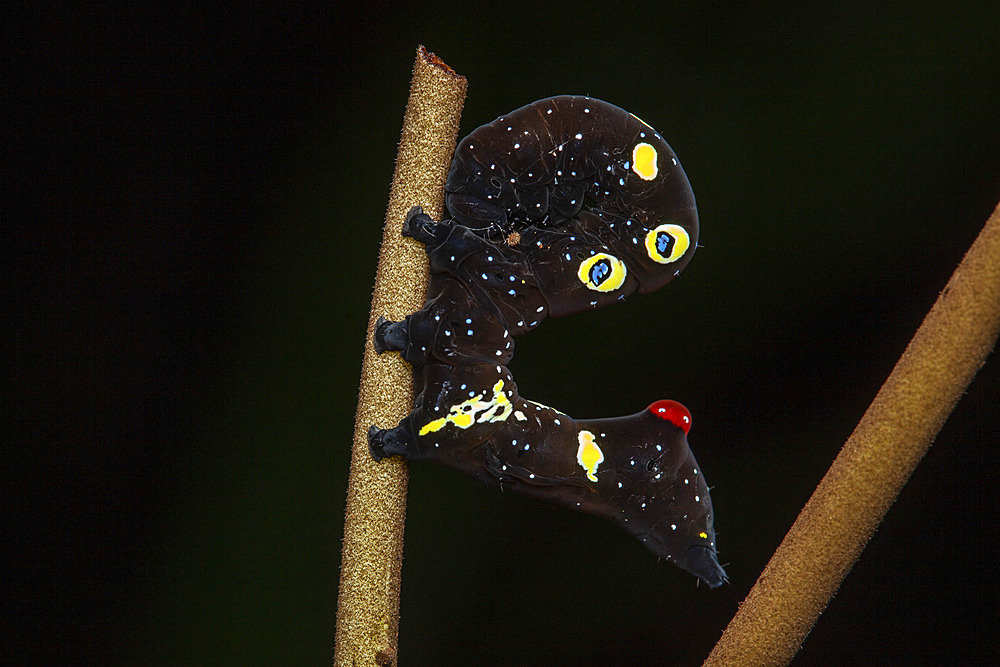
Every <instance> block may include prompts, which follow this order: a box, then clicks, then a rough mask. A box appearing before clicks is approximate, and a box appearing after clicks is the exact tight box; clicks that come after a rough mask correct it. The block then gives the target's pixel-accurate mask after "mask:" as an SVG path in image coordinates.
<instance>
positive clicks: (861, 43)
mask: <svg viewBox="0 0 1000 667" xmlns="http://www.w3.org/2000/svg"><path fill="white" fill-rule="evenodd" d="M196 7H197V6H194V7H192V6H186V5H180V4H175V5H170V6H165V7H163V8H160V9H153V8H148V7H146V8H142V9H138V8H132V9H126V10H111V9H89V10H78V11H67V10H65V9H63V8H61V5H59V6H53V5H46V4H41V3H39V4H33V5H32V6H31V8H30V9H26V10H19V11H18V12H15V13H14V14H12V15H10V16H8V17H7V18H6V19H5V20H4V21H3V27H2V31H3V38H4V41H3V43H4V53H5V61H6V62H5V66H4V67H5V71H6V72H7V73H8V75H5V79H6V80H7V81H8V82H9V83H8V84H7V85H5V88H6V89H7V95H8V98H9V99H8V103H7V104H6V105H5V107H6V111H5V112H4V113H3V128H4V135H5V136H6V137H8V138H7V139H5V142H4V146H5V147H4V151H3V152H4V157H3V162H4V164H5V167H4V180H5V185H4V192H5V197H4V198H5V200H6V201H7V206H5V208H6V209H7V213H6V214H5V221H4V242H3V254H4V257H5V260H4V273H5V275H6V276H7V279H6V281H5V282H6V287H7V292H8V294H9V296H8V297H7V298H6V299H5V301H6V305H5V306H4V312H5V313H6V315H5V316H4V318H3V331H4V339H5V353H4V367H5V370H6V371H7V372H6V373H5V375H6V376H7V378H8V382H7V383H6V386H5V390H4V396H5V398H4V415H5V416H4V425H5V429H4V430H5V431H6V432H8V435H6V436H5V437H4V440H5V441H6V442H5V445H6V446H5V448H4V449H5V452H4V455H3V456H4V458H3V479H4V487H5V500H4V503H3V508H2V515H3V524H4V535H5V537H4V540H3V541H4V554H5V555H4V569H5V575H4V579H5V589H7V590H6V592H5V594H4V596H5V601H4V605H3V607H4V615H5V617H6V618H5V624H6V628H7V629H6V630H5V632H4V651H5V652H6V653H7V656H8V658H13V659H15V660H16V661H24V660H26V659H29V658H41V657H48V658H50V659H51V658H54V657H62V658H76V659H79V658H84V659H87V660H90V661H108V662H120V661H125V662H139V663H170V664H186V663H203V662H208V663H254V664H260V663H263V664H317V663H324V662H327V661H328V660H329V659H330V656H331V652H332V644H333V635H334V626H335V611H336V598H337V583H338V564H339V557H340V540H341V534H342V528H343V507H344V498H345V492H346V483H347V472H348V464H349V449H350V440H351V432H352V428H353V417H354V411H355V406H356V392H357V386H358V376H359V371H360V363H361V349H362V344H363V335H364V329H365V324H366V321H367V317H368V307H369V298H370V293H371V287H372V284H373V281H374V271H375V262H376V258H377V253H378V244H379V241H380V238H381V233H382V232H381V227H382V221H383V215H384V210H385V206H386V202H387V198H388V189H389V182H390V178H391V174H392V169H393V159H394V156H395V149H396V143H397V141H398V138H399V131H400V126H401V121H402V114H403V109H404V106H405V103H406V97H407V92H408V82H409V76H410V68H411V65H412V61H413V57H414V51H415V48H416V46H417V45H418V44H420V43H423V44H426V45H427V47H428V48H429V49H430V50H432V51H435V52H436V53H438V54H439V55H440V56H441V57H442V58H443V59H444V60H445V61H446V62H447V63H448V64H450V65H451V66H453V67H454V68H455V69H456V70H458V71H459V72H460V73H461V74H463V75H465V76H467V77H468V78H469V97H468V100H467V102H466V106H465V113H464V116H463V122H462V132H461V134H463V135H464V134H466V133H468V132H469V131H471V130H472V129H474V128H475V127H476V126H477V125H479V124H482V123H485V122H488V121H490V120H492V119H493V118H494V117H496V116H497V115H499V114H501V113H504V112H507V111H510V110H512V109H514V108H516V107H519V106H521V105H523V104H526V103H528V102H531V101H532V100H535V99H537V98H541V97H546V96H549V95H554V94H562V93H582V94H589V95H592V96H595V97H599V98H602V99H605V100H608V101H610V102H613V103H615V104H617V105H619V106H622V107H624V108H626V109H628V110H630V111H632V112H634V113H636V114H637V115H639V116H640V117H642V118H643V119H644V120H646V121H647V122H649V123H650V124H652V125H653V126H654V127H656V128H657V129H658V130H659V131H660V132H661V133H662V134H663V135H664V136H665V137H666V138H667V140H668V141H669V142H670V144H671V145H672V146H673V148H674V150H675V151H676V152H677V153H678V155H679V156H680V158H681V160H682V162H683V164H684V167H685V169H686V171H687V173H688V176H689V178H690V179H691V182H692V184H693V186H694V189H695V193H696V196H697V198H698V204H699V212H700V215H701V221H702V236H701V239H700V244H701V248H700V249H699V251H698V253H697V256H696V258H695V260H694V261H693V262H692V264H691V265H690V267H689V268H688V269H687V270H686V271H685V273H684V275H683V276H682V277H681V278H680V279H679V280H678V281H676V282H675V283H673V284H672V285H670V286H669V287H668V288H665V289H664V290H661V291H660V292H657V293H656V294H653V295H650V296H647V297H635V298H632V299H629V301H628V302H627V303H625V304H623V305H621V306H618V307H615V308H610V309H606V310H605V311H600V312H595V313H590V314H585V315H579V316H575V317H572V318H569V319H566V320H557V321H549V322H546V323H545V325H544V326H543V327H541V328H540V329H539V330H538V331H537V332H536V333H533V334H531V335H530V336H527V337H525V338H523V339H521V340H520V341H519V343H518V354H517V358H516V360H515V362H514V364H513V369H514V372H515V375H516V377H517V379H518V383H519V385H520V387H521V389H522V390H523V391H524V393H525V394H526V395H527V396H529V397H531V398H534V399H537V400H539V401H542V402H544V403H547V404H552V405H556V406H559V407H560V408H561V409H564V410H566V411H567V412H568V413H570V414H573V415H577V416H580V417H595V416H608V415H622V414H629V413H632V412H635V411H637V410H639V409H641V408H642V407H644V406H645V405H647V404H648V403H649V402H651V401H652V400H654V399H657V398H663V397H670V398H674V399H677V400H680V401H682V402H683V403H684V404H685V405H687V406H688V407H689V408H690V409H691V412H692V413H693V415H694V427H693V429H692V431H691V435H690V441H691V443H692V446H693V447H694V449H695V452H696V453H697V456H698V460H699V462H700V464H701V466H702V467H703V469H704V470H705V472H706V475H707V477H708V479H709V481H710V482H711V483H712V484H713V485H714V489H713V500H714V503H715V508H716V514H717V517H718V518H717V522H716V527H717V529H718V532H719V538H718V540H719V545H720V549H721V555H722V559H723V560H724V561H725V562H727V563H728V564H729V565H728V571H729V575H730V577H731V579H732V584H731V585H730V586H728V587H724V588H722V589H721V590H718V591H713V592H709V591H707V590H705V589H704V588H696V587H695V585H694V581H693V579H692V578H691V577H690V576H688V575H686V574H684V573H682V572H680V571H679V570H677V569H676V568H672V567H670V566H668V565H666V564H662V563H657V562H656V560H655V559H654V558H653V557H652V556H651V555H650V554H649V553H647V552H646V551H645V550H644V549H643V548H642V547H641V545H639V543H638V542H636V541H634V540H632V539H630V538H628V537H627V536H626V535H625V534H624V533H621V532H620V531H619V530H618V529H616V528H615V527H614V526H612V525H611V524H610V523H604V522H602V521H600V520H598V519H594V518H592V517H588V516H584V515H576V514H573V513H570V512H567V511H564V510H562V509H559V508H553V507H548V506H545V505H541V504H539V503H537V502H534V501H531V500H528V499H524V498H520V497H516V496H514V495H511V494H506V495H503V496H501V495H500V494H499V493H497V492H496V491H494V490H491V489H488V488H486V487H481V486H480V485H478V484H477V483H476V482H474V481H473V480H470V479H466V478H464V477H461V476H458V475H456V474H454V473H452V472H450V471H447V470H443V469H438V468H435V467H433V466H430V465H418V466H414V467H413V468H412V475H411V485H410V494H409V510H408V517H407V528H406V531H407V534H406V548H405V554H404V556H405V563H404V569H403V589H402V620H401V629H400V643H399V648H400V658H401V661H402V664H407V665H415V664H483V665H486V664H489V665H517V664H540V663H543V662H544V663H545V664H550V665H584V664H586V665H600V664H630V665H642V664H670V663H676V664H697V663H698V662H699V661H700V660H701V659H703V658H704V656H705V655H707V653H708V651H709V650H710V649H711V647H712V645H713V644H714V642H715V640H716V639H717V637H718V635H719V634H720V633H721V631H722V629H723V628H724V627H725V625H726V623H727V622H728V620H729V619H730V618H731V616H732V614H733V613H734V612H735V610H736V607H737V604H738V603H739V601H740V600H741V599H742V598H743V597H744V596H745V594H746V592H747V591H748V590H749V588H750V587H751V586H752V584H753V582H754V580H755V578H756V576H757V575H758V574H759V572H760V570H761V569H762V567H763V566H764V564H765V563H766V562H767V559H768V558H769V556H770V554H771V552H772V551H773V549H774V548H775V546H776V545H777V544H778V542H779V541H780V540H781V537H782V535H783V534H784V532H785V531H786V530H787V528H788V526H789V525H790V524H791V522H792V521H793V520H794V518H795V515H796V514H797V512H798V511H799V509H800V508H801V506H802V504H803V503H804V502H805V500H806V499H807V498H808V496H809V494H810V492H811V490H812V489H813V488H814V486H815V484H816V483H817V481H818V480H819V479H820V477H821V476H822V474H823V472H824V471H825V470H826V468H827V466H828V464H829V462H830V461H831V460H832V459H833V457H834V456H835V455H836V453H837V451H838V448H839V447H840V445H841V444H842V443H843V441H844V440H845V439H846V437H847V436H848V435H849V434H850V432H851V430H852V429H853V427H854V425H855V424H856V422H857V420H858V419H859V418H860V416H861V414H862V413H863V411H864V409H865V407H866V406H867V405H868V403H869V401H870V400H871V399H872V397H873V396H874V394H875V392H876V391H877V389H878V387H879V386H880V384H881V382H882V380H883V379H884V378H885V377H886V376H887V375H888V373H889V371H890V370H891V368H892V366H893V364H894V363H895V361H896V359H897V358H898V356H899V354H900V353H901V352H902V351H903V349H904V347H905V345H906V343H907V341H908V340H909V337H910V336H911V335H912V333H913V332H914V331H915V330H916V328H917V326H918V325H919V323H920V321H921V319H922V318H923V316H924V314H925V313H926V311H927V310H928V308H929V307H930V305H931V304H932V303H933V301H934V299H935V298H936V297H937V294H938V292H939V291H940V290H941V288H942V287H943V286H944V284H945V282H946V281H947V278H948V276H949V275H950V273H951V271H952V270H953V268H954V266H955V265H956V264H957V263H958V261H959V260H960V259H961V257H962V255H963V253H964V251H965V250H966V249H967V248H968V246H969V245H970V243H971V242H972V240H973V239H974V238H975V236H976V234H977V233H978V230H979V229H980V227H981V226H982V223H983V222H984V221H985V219H986V217H987V216H988V215H989V213H990V212H991V210H992V208H993V206H994V205H995V204H996V202H997V198H998V193H1000V160H998V156H1000V121H998V119H1000V84H998V77H997V72H998V71H1000V57H998V54H1000V48H998V47H1000V43H998V42H1000V40H998V35H1000V29H998V28H1000V12H998V9H997V6H996V4H995V3H989V2H983V3H974V2H973V3H957V4H946V5H941V6H938V5H937V4H932V3H926V7H924V6H922V5H919V4H917V5H913V4H910V5H906V6H901V7H898V8H894V7H869V6H868V5H866V4H863V3H862V4H857V5H852V4H851V3H846V4H845V3H818V4H814V5H810V6H808V7H799V6H798V3H772V4H770V5H769V8H767V9H764V8H761V7H757V6H753V7H748V8H742V9H740V8H735V7H729V6H720V5H716V4H713V3H678V4H662V5H661V4H653V3H630V2H621V3H614V4H613V8H611V7H612V5H609V6H608V7H607V8H603V9H588V8H584V7H580V6H578V3H574V4H570V3H547V4H544V5H533V6H531V7H532V8H531V9H529V8H528V6H523V7H521V6H517V5H506V4H504V5H501V4H500V3H495V4H492V5H490V6H489V7H485V6H484V7H476V6H475V5H473V4H472V3H438V4H436V5H434V6H431V7H428V8H427V10H421V9H417V8H409V9H398V8H397V9H390V6H389V5H388V4H387V3H379V2H370V3H366V4H365V5H364V6H363V7H357V8H341V9H339V10H334V9H333V6H332V5H331V4H329V3H325V4H320V5H314V6H309V5H304V6H303V5H295V6H294V7H282V8H278V7H277V6H275V7H274V8H266V7H262V6H253V5H246V6H244V7H241V8H239V9H233V10H230V11H224V10H217V9H211V10H209V9H203V8H201V7H197V8H196ZM998 379H1000V361H998V359H997V358H996V356H995V355H994V357H992V358H991V359H990V360H989V361H988V362H987V363H986V365H985V366H984V367H983V369H982V370H981V371H980V373H979V375H978V377H977V378H976V380H975V381H974V382H973V384H972V385H971V387H970V389H969V391H968V393H967V394H966V395H965V396H964V397H963V399H962V400H961V402H960V403H959V405H958V407H957V409H956V411H955V413H954V414H953V415H952V417H951V418H950V419H949V421H948V422H947V424H946V425H945V427H944V429H943V430H942V432H941V434H940V435H939V437H938V438H937V441H936V443H935V445H934V447H933V448H932V449H931V451H930V453H929V455H928V456H927V458H926V459H925V460H924V462H923V463H922V464H921V465H920V467H919V468H918V469H917V471H916V473H915V474H914V476H913V478H912V479H911V481H910V483H909V485H908V486H907V487H906V488H905V489H904V490H903V493H902V495H901V497H900V498H899V500H898V502H897V503H896V504H895V506H894V507H893V508H892V509H891V510H890V512H889V514H888V516H887V519H886V521H885V523H884V524H883V526H882V527H881V529H880V530H879V532H878V533H877V534H876V535H875V537H874V539H873V540H872V542H871V543H870V544H869V546H868V548H867V550H866V551H865V552H864V554H863V555H862V557H861V559H860V561H859V562H858V564H857V565H856V566H855V568H854V570H853V571H852V572H851V573H850V575H849V576H848V577H847V579H846V581H845V583H844V585H843V586H842V588H841V590H840V593H839V594H838V595H837V597H836V598H835V599H834V600H833V602H832V603H831V605H830V607H829V608H828V609H827V611H826V612H825V614H824V615H823V616H822V617H821V618H820V619H819V622H818V623H817V625H816V627H815V628H814V630H813V632H812V633H811V635H810V636H809V637H808V639H807V640H806V642H805V645H804V648H803V650H802V652H801V653H800V654H799V656H798V658H797V659H796V664H803V665H808V664H831V663H832V664H844V663H847V664H861V663H866V664H871V663H876V662H877V663H880V664H892V663H904V662H905V663H907V664H914V663H927V664H949V663H953V664H969V663H974V662H980V661H982V662H988V663H994V662H996V660H997V656H998V646H997V641H996V639H995V638H994V637H993V634H992V631H990V630H989V628H990V627H994V626H995V625H996V624H997V620H998V619H997V611H996V610H997V583H996V576H995V568H996V562H997V543H996V535H997V517H996V509H997V500H998V498H997V487H996V479H997V456H996V450H997V445H998V444H1000V417H998V412H1000V411H998V410H997V407H996V405H997V399H998V397H1000V391H998V384H997V383H998Z"/></svg>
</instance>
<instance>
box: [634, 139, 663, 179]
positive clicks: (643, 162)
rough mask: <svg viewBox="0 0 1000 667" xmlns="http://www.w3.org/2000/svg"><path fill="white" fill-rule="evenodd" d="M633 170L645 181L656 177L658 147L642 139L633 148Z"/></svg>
mask: <svg viewBox="0 0 1000 667" xmlns="http://www.w3.org/2000/svg"><path fill="white" fill-rule="evenodd" d="M632 171H634V172H635V173H637V174H639V178H641V179H642V180H644V181H651V180H653V179H654V178H656V174H657V171H658V169H657V167H656V149H655V148H653V147H652V146H650V145H649V144H647V143H646V142H645V141H641V142H639V143H637V144H636V145H635V148H633V149H632Z"/></svg>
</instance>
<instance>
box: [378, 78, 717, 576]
mask: <svg viewBox="0 0 1000 667" xmlns="http://www.w3.org/2000/svg"><path fill="white" fill-rule="evenodd" d="M445 204H446V206H447V209H448V211H449V213H450V214H451V218H450V219H444V220H440V221H437V220H433V219H432V218H431V217H430V216H428V215H427V214H425V213H424V212H423V211H422V209H421V208H420V207H414V208H413V209H411V210H410V212H409V213H408V215H407V217H406V221H405V223H404V226H403V235H404V236H410V237H412V238H414V239H416V240H417V241H419V242H421V243H423V244H424V246H425V250H426V252H427V255H428V258H429V261H430V270H431V276H430V281H429V285H428V292H427V300H426V303H425V305H424V307H423V308H422V309H421V310H419V311H417V312H415V313H413V314H411V315H409V316H408V317H406V318H405V319H404V320H402V321H399V322H393V321H390V320H386V319H385V318H379V319H378V321H377V322H376V329H375V335H374V341H373V342H374V346H375V350H376V351H377V352H378V353H382V352H385V351H387V350H392V351H398V352H400V353H401V354H402V357H403V358H404V359H405V360H406V361H408V362H409V363H410V364H412V366H413V370H414V384H415V394H416V400H415V404H414V407H413V411H412V412H411V413H410V414H409V415H408V416H407V417H406V418H404V419H403V420H402V421H401V422H400V423H399V425H398V426H396V427H395V428H391V429H380V428H377V427H375V426H372V427H371V429H370V430H369V432H368V442H369V449H370V452H371V455H372V457H373V458H374V459H375V460H381V459H382V458H384V457H386V456H392V455H401V456H404V457H405V458H407V459H410V460H422V459H426V460H431V461H435V462H437V463H440V464H443V465H446V466H450V467H452V468H455V469H457V470H459V471H461V472H464V473H467V474H470V475H473V476H474V477H476V478H478V479H480V480H481V481H483V482H485V483H487V484H491V485H500V486H502V487H503V488H504V489H513V490H516V491H520V492H523V493H526V494H529V495H532V496H535V497H537V498H540V499H544V500H548V501H552V502H555V503H558V504H561V505H564V506H566V507H569V508H572V509H575V510H580V511H583V512H588V513H591V514H595V515H599V516H604V517H606V518H608V519H611V520H612V521H615V522H616V523H618V525H620V526H621V527H622V528H624V529H625V530H626V531H627V532H629V533H630V534H632V535H633V536H635V537H636V538H638V539H639V540H640V541H641V542H642V543H643V544H645V545H646V546H647V547H648V548H649V549H650V550H651V551H652V552H653V553H655V554H656V555H657V556H660V557H662V558H665V559H667V560H668V561H670V562H672V563H674V564H676V565H678V566H680V567H681V568H683V569H685V570H687V571H688V572H690V573H692V574H694V575H695V576H696V577H697V578H698V579H699V580H701V581H702V582H704V583H705V584H707V585H708V586H709V587H712V588H714V587H717V586H720V585H722V584H723V583H724V582H726V581H727V578H726V573H725V571H724V570H723V568H722V567H721V566H720V565H719V562H718V557H717V552H716V546H715V531H714V527H713V514H712V502H711V499H710V497H709V490H708V485H707V483H706V482H705V477H704V475H703V474H702V471H701V469H700V468H699V467H698V464H697V462H696V461H695V459H694V456H693V454H692V453H691V449H690V447H689V446H688V440H687V436H688V433H689V431H690V428H691V414H690V412H688V410H687V409H686V408H685V407H684V406H683V405H681V404H680V403H678V402H676V401H671V400H658V401H655V402H653V403H652V404H650V405H649V406H648V407H647V408H646V409H645V410H642V411H641V412H638V413H636V414H634V415H630V416H627V417H618V418H612V419H573V418H572V417H570V416H568V415H566V414H564V413H563V412H561V411H559V410H557V409H555V408H552V407H549V406H546V405H543V404H541V403H538V402H535V401H531V400H528V399H526V398H524V397H522V396H521V395H520V393H519V392H518V387H517V385H516V383H515V382H514V379H513V378H512V377H511V374H510V371H509V370H508V368H507V365H508V364H509V363H510V361H511V359H512V358H513V354H514V340H513V339H514V337H515V336H518V335H521V334H523V333H526V332H528V331H530V330H532V329H534V328H535V327H537V326H538V325H539V324H540V323H541V322H542V321H543V320H544V319H545V318H546V317H560V316H565V315H571V314H573V313H578V312H581V311H584V310H588V309H593V308H599V307H601V306H605V305H608V304H611V303H614V302H616V301H618V300H620V299H623V298H624V297H625V296H627V295H629V294H632V293H634V292H640V293H648V292H652V291H653V290H656V289H658V288H660V287H662V286H663V285H665V284H667V283H668V282H670V281H671V280H673V279H674V278H675V277H676V276H677V275H678V274H679V273H680V272H681V271H682V270H683V269H684V267H685V266H687V264H688V262H689V261H690V260H691V257H692V255H693V253H694V250H695V247H696V245H697V240H698V215H697V210H696V207H695V200H694V194H693V192H692V191H691V186H690V184H689V182H688V179H687V176H686V175H685V173H684V170H683V169H682V168H681V165H680V162H679V161H678V159H677V156H676V155H675V154H674V152H673V150H672V149H671V148H670V146H669V145H668V144H667V143H666V141H664V139H663V138H662V137H661V136H660V134H659V133H657V132H656V131H655V130H654V129H653V128H651V127H650V126H649V125H647V124H646V123H645V122H643V121H641V120H640V119H639V118H637V117H636V116H634V115H632V114H630V113H629V112H627V111H625V110H623V109H620V108H619V107H616V106H614V105H612V104H609V103H607V102H602V101H600V100H597V99H594V98H590V97H583V96H559V97H552V98H548V99H543V100H539V101H537V102H534V103H532V104H529V105H527V106H525V107H522V108H520V109H517V110H516V111H513V112H511V113H509V114H507V115H504V116H501V117H500V118H497V119H496V120H494V121H493V122H492V123H489V124H487V125H483V126H482V127H479V128H478V129H476V130H475V131H473V132H472V133H471V134H470V135H469V136H467V137H465V138H464V139H463V140H462V141H461V142H460V143H459V145H458V146H457V148H456V150H455V155H454V158H453V161H452V164H451V169H450V171H449V174H448V179H447V183H446V186H445Z"/></svg>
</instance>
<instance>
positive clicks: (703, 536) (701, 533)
mask: <svg viewBox="0 0 1000 667" xmlns="http://www.w3.org/2000/svg"><path fill="white" fill-rule="evenodd" d="M698 537H700V538H701V539H703V540H707V539H708V533H706V532H704V531H702V532H700V533H698Z"/></svg>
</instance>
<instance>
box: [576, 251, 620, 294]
mask: <svg viewBox="0 0 1000 667" xmlns="http://www.w3.org/2000/svg"><path fill="white" fill-rule="evenodd" d="M576 275H577V277H578V278H579V279H580V282H582V283H583V284H584V285H586V286H587V289H592V290H594V291H595V292H613V291H614V290H616V289H618V288H619V287H621V286H622V284H623V283H624V282H625V276H626V275H628V270H627V269H626V267H625V263H624V262H622V261H621V260H620V259H618V258H617V257H615V256H614V255H609V254H607V253H604V252H599V253H595V254H594V255H592V256H590V257H588V258H587V259H585V260H583V261H582V262H580V268H579V269H578V270H577V272H576Z"/></svg>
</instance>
